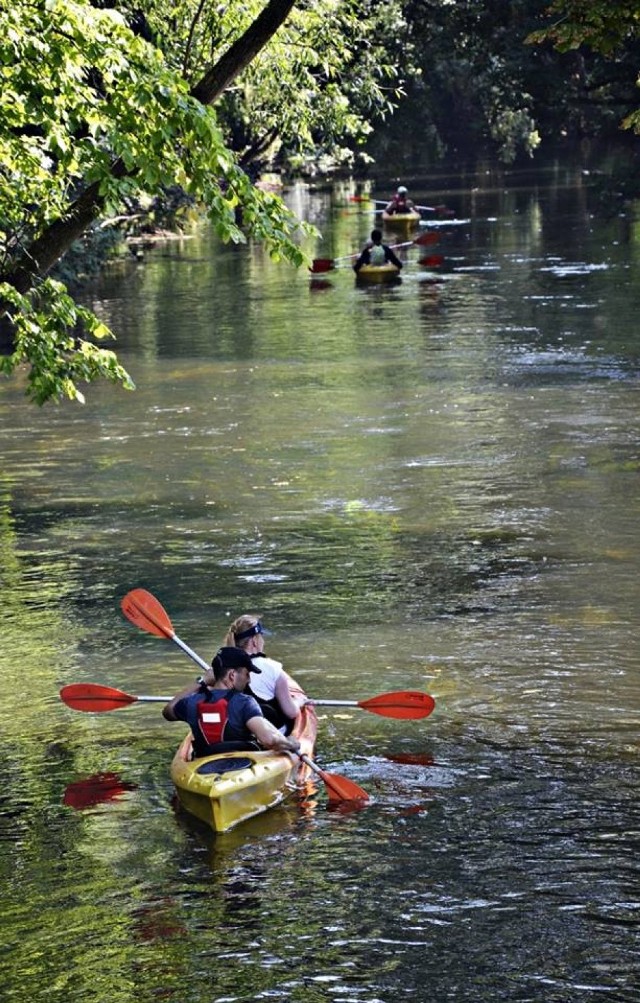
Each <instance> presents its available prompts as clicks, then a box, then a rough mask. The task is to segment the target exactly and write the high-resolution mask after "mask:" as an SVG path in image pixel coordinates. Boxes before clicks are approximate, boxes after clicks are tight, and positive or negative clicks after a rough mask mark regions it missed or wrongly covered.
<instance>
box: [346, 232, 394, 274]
mask: <svg viewBox="0 0 640 1003" xmlns="http://www.w3.org/2000/svg"><path fill="white" fill-rule="evenodd" d="M387 262H390V263H391V264H392V265H395V266H396V268H398V269H400V268H402V262H401V261H400V258H399V257H398V256H397V255H396V254H394V253H393V251H392V250H391V248H390V247H389V246H388V244H383V243H382V231H381V230H372V231H371V240H369V241H367V243H366V244H365V246H364V248H363V250H362V253H361V255H360V257H359V258H358V260H357V261H356V263H355V265H354V266H353V270H354V272H359V271H360V269H361V268H362V266H363V265H386V264H387Z"/></svg>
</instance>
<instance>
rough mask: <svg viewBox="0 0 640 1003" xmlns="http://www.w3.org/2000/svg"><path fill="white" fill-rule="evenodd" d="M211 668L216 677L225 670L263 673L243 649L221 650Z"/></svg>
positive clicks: (214, 658) (215, 656) (213, 660)
mask: <svg viewBox="0 0 640 1003" xmlns="http://www.w3.org/2000/svg"><path fill="white" fill-rule="evenodd" d="M211 667H212V669H213V671H214V673H215V674H216V675H218V673H220V671H221V670H223V669H248V670H249V672H262V669H259V668H258V667H257V666H256V665H254V664H253V662H252V661H251V658H250V657H249V655H248V654H247V652H246V651H243V650H242V648H220V649H219V650H218V651H217V652H216V654H215V655H214V657H213V659H212V662H211Z"/></svg>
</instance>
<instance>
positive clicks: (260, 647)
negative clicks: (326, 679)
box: [223, 613, 304, 735]
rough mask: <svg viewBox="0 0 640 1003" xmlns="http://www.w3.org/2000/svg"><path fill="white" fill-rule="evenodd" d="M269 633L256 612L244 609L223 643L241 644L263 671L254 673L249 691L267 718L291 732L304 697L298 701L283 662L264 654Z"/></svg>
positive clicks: (286, 732)
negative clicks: (257, 673)
mask: <svg viewBox="0 0 640 1003" xmlns="http://www.w3.org/2000/svg"><path fill="white" fill-rule="evenodd" d="M269 633H270V631H268V630H266V628H265V627H263V625H262V621H261V619H260V617H259V616H258V615H257V614H255V613H243V614H242V616H239V617H238V618H237V619H236V620H234V621H233V623H232V624H231V626H230V627H229V630H228V631H227V634H226V637H225V639H224V642H223V643H224V644H225V645H233V646H235V647H237V648H242V650H243V651H246V653H247V654H248V655H249V656H250V657H251V660H252V662H253V664H254V665H255V667H256V668H257V669H259V670H260V674H259V675H256V674H255V673H252V674H251V682H250V690H249V692H250V693H252V694H253V696H255V697H256V699H257V700H258V703H259V704H260V707H261V708H262V712H263V714H264V716H265V717H266V718H267V720H268V721H271V723H272V724H274V725H275V726H276V728H279V729H281V730H284V733H285V734H287V735H288V734H290V732H291V731H292V729H293V726H294V724H295V720H296V717H297V716H298V713H299V711H300V707H302V706H303V704H304V700H302V701H300V702H298V701H296V700H294V699H293V697H292V696H291V692H290V690H289V683H288V679H287V674H286V672H285V670H284V668H283V666H282V662H278V661H276V660H275V658H268V657H267V655H265V653H264V638H265V635H267V634H269Z"/></svg>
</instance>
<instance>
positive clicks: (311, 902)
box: [0, 166, 640, 1003]
mask: <svg viewBox="0 0 640 1003" xmlns="http://www.w3.org/2000/svg"><path fill="white" fill-rule="evenodd" d="M588 184H589V181H588V177H587V176H586V175H583V174H582V173H581V172H573V171H571V170H570V169H569V168H562V167H560V166H556V167H555V168H554V169H553V170H550V171H548V172H544V171H537V172H530V173H527V172H513V173H511V174H509V175H507V176H504V177H494V176H493V175H490V174H488V175H483V174H477V175H476V174H473V175H470V176H468V177H460V178H457V179H453V178H450V179H445V178H440V179H436V180H435V181H432V183H431V184H430V185H428V184H427V183H426V182H425V187H424V190H423V191H421V190H420V186H419V184H416V186H415V188H416V190H415V194H416V198H418V199H419V200H420V201H426V202H428V200H429V197H430V194H432V189H434V188H437V187H439V188H440V191H439V192H438V196H437V199H438V201H446V202H447V203H448V204H451V205H452V208H454V209H455V212H456V217H455V219H454V220H453V221H452V220H442V221H440V225H438V226H437V227H435V226H431V225H430V226H429V227H425V228H422V229H423V230H424V231H426V232H428V233H433V234H434V237H433V238H431V243H430V244H429V245H428V248H429V254H430V255H431V254H433V256H434V257H435V256H438V257H439V258H442V259H443V260H442V264H436V263H435V261H432V262H431V264H430V265H424V264H420V259H421V258H422V259H424V257H425V254H424V250H425V248H424V246H422V247H421V245H410V246H407V247H404V248H402V249H400V250H399V252H398V253H399V254H401V255H402V257H403V260H404V262H405V266H404V268H403V272H402V283H401V284H400V285H398V286H392V287H389V288H386V287H383V286H378V287H373V286H372V287H368V288H361V287H360V286H358V285H357V284H356V282H355V278H354V275H353V273H352V271H351V268H350V265H349V261H348V260H347V261H346V265H347V267H337V268H336V269H335V270H333V271H331V272H328V273H325V274H323V275H322V276H316V275H310V274H309V273H308V272H306V271H305V270H301V272H300V273H299V274H297V273H293V272H291V271H290V270H288V269H287V268H285V269H284V270H283V267H281V266H278V265H276V264H275V263H273V262H272V261H270V259H269V258H268V256H266V255H265V254H264V252H263V250H262V249H260V248H259V247H256V246H253V245H249V246H248V247H245V248H243V247H236V248H229V247H222V246H220V245H219V244H218V243H217V242H216V241H215V239H214V238H212V237H211V236H210V235H208V234H203V235H199V236H196V237H194V238H193V239H192V240H188V241H185V242H183V243H181V244H175V245H174V244H171V245H167V246H166V247H164V248H159V249H158V250H157V251H156V252H152V253H150V254H148V256H147V260H146V261H145V263H144V265H143V266H133V267H131V268H128V269H125V270H123V271H122V272H118V273H114V274H113V275H112V276H111V277H106V278H105V279H104V280H103V281H102V282H101V283H100V285H99V287H98V288H96V289H95V290H92V291H91V293H88V294H87V299H88V301H90V302H91V305H92V306H94V308H95V309H96V310H98V311H99V312H100V313H101V314H102V315H104V317H105V318H106V319H107V320H108V322H109V323H110V324H111V325H112V326H113V327H114V328H115V329H116V330H117V331H118V336H119V338H118V345H119V349H120V351H121V353H122V355H123V361H124V362H125V363H126V365H127V367H128V368H129V369H130V371H131V372H132V375H133V377H134V379H135V381H136V383H137V385H138V390H137V391H136V393H135V394H126V393H124V392H120V391H115V390H114V389H113V388H111V387H102V388H92V389H91V390H90V391H89V393H88V403H87V405H86V406H85V407H84V408H82V409H80V408H77V407H71V406H67V405H63V406H61V407H59V408H49V409H47V410H46V411H35V410H34V409H33V408H32V407H30V406H28V405H26V404H25V402H24V401H23V399H22V398H21V396H20V393H19V390H18V388H16V387H15V386H13V385H9V384H5V385H4V386H0V414H1V415H2V419H3V420H4V424H5V427H6V429H7V434H5V436H4V437H3V439H2V441H1V444H0V456H1V461H2V462H1V464H0V471H1V472H0V484H1V486H2V490H1V492H0V542H1V543H2V551H1V557H0V561H1V562H2V581H3V625H2V630H3V644H2V646H1V649H0V670H1V671H2V677H3V681H4V684H5V685H4V699H3V709H2V730H3V736H4V752H5V754H4V756H3V758H2V760H1V761H0V776H1V778H2V791H3V795H2V809H1V810H0V865H1V866H2V872H3V875H4V877H5V884H6V888H7V894H6V895H5V896H3V904H2V906H1V907H0V909H1V912H2V922H3V931H4V932H5V943H6V948H7V949H6V951H5V954H4V956H3V960H2V962H0V965H1V966H2V970H1V972H0V974H2V977H3V978H2V981H3V986H4V987H5V996H6V998H7V999H8V1000H11V1001H19V1003H23V1001H24V1000H25V999H30V1000H34V1001H40V1000H43V1001H44V1000H45V998H46V1000H47V1003H51V1000H52V999H53V1000H56V999H60V1000H64V1001H65V1003H69V1001H70V1003H76V1001H81V1000H82V1001H83V1000H85V999H87V998H89V997H90V998H91V999H92V1000H97V1001H99V1003H102V1001H105V1003H106V1001H109V1003H113V1001H115V1003H121V1001H122V1003H132V1001H133V1000H135V1001H136V1003H139V1001H152V1000H155V999H158V998H160V999H168V1000H172V1001H175V1003H185V1001H187V1000H188V1001H191V1000H193V1001H198V1003H200V1001H204V1000H206V1001H207V1003H230V1001H251V1003H253V1001H256V1000H265V1001H266V1000H269V999H277V1000H278V1001H284V1003H289V1001H291V1003H309V1001H311V1003H316V1001H322V1003H325V1001H327V1003H344V1001H345V1000H350V1001H358V1003H359V1001H363V1003H391V1001H392V1000H393V1001H395V1000H397V999H398V998H403V997H407V998H411V999H417V1000H420V1001H421V1003H422V1001H425V1003H426V1001H431V1000H434V1001H438V1003H440V1001H441V1000H446V999H452V1000H455V1001H456V1003H458V1001H470V1003H471V1001H473V1003H478V1001H483V1000H487V1001H489V1000H491V1001H494V1000H497V999H505V1000H507V999H508V1000H518V1001H523V1003H524V1001H526V1000H536V1001H537V1000H544V1001H545V1003H566V1001H567V1000H571V1001H572V1003H573V1001H582V1000H585V1001H586V1000H589V1001H592V1000H616V1001H629V1003H631V1001H632V1000H633V1001H635V1000H636V999H637V994H638V989H639V987H640V971H639V966H638V962H637V960H636V955H637V951H635V950H634V949H633V948H634V946H635V939H636V934H637V927H638V915H639V914H638V909H639V899H638V882H637V865H636V863H635V858H636V857H637V849H638V833H639V832H640V818H639V816H638V808H637V784H638V751H639V746H638V739H637V735H638V723H639V722H638V709H639V706H640V691H639V688H640V682H639V678H640V677H639V673H638V657H637V644H636V633H637V631H636V623H637V617H638V593H637V581H638V575H639V573H640V544H639V542H638V540H639V537H638V533H637V525H638V515H639V507H640V502H639V500H638V498H639V496H638V490H637V486H638V471H639V470H640V459H639V458H638V441H639V440H640V426H639V419H638V408H637V391H638V358H639V353H638V347H637V345H638V342H637V338H636V314H637V309H636V303H635V299H636V293H635V289H636V288H640V283H639V282H638V281H637V278H638V276H637V274H636V273H637V269H638V263H637V257H638V256H637V254H636V238H635V219H634V217H633V215H632V213H631V210H630V211H629V213H628V214H627V215H626V216H616V217H614V218H604V217H602V216H600V215H599V212H598V207H597V205H596V204H595V203H594V202H593V201H592V198H591V195H590V191H589V188H588ZM412 190H413V187H412ZM348 194H349V190H348V187H345V186H342V187H341V186H339V185H338V186H336V187H335V190H334V192H333V194H332V193H330V192H325V193H312V192H308V191H306V190H303V189H299V190H297V191H296V192H295V193H293V195H292V197H293V198H295V199H296V201H297V203H298V204H300V205H303V206H304V207H305V211H306V213H307V216H308V218H313V219H314V220H315V222H316V223H318V224H319V225H320V228H321V229H322V231H323V240H322V242H319V243H318V244H317V245H314V246H309V247H308V251H309V255H310V257H314V256H318V257H319V256H322V257H331V258H336V259H337V258H340V257H342V256H347V259H348V256H350V255H353V253H354V252H356V251H357V250H358V249H359V248H360V246H361V245H362V243H363V241H364V239H365V238H366V237H367V235H368V233H369V231H370V229H371V227H372V224H373V219H374V217H372V215H371V213H368V212H367V211H365V210H364V208H362V207H358V208H357V209H356V210H354V209H353V207H349V206H348ZM434 197H435V196H434ZM339 264H341V265H342V264H344V261H342V262H340V263H339ZM136 586H141V587H145V588H148V589H150V590H151V591H152V592H153V593H154V594H156V595H157V596H158V598H159V599H160V600H161V602H162V603H163V605H164V606H165V608H166V609H167V611H168V612H169V614H170V616H171V618H172V621H173V624H174V627H175V629H176V631H177V633H178V634H179V635H180V636H181V637H183V638H184V640H185V641H186V642H187V643H188V644H189V645H190V646H192V647H193V648H194V649H195V650H196V651H198V652H199V653H200V654H201V655H202V657H204V658H207V659H208V658H210V657H211V655H212V654H213V652H214V651H215V649H216V647H217V646H218V645H219V644H220V642H221V641H222V638H223V636H224V633H225V631H226V626H227V624H228V623H229V621H230V620H231V619H233V618H234V617H235V616H237V615H238V614H239V613H240V612H243V611H245V610H252V611H257V612H259V613H261V614H262V615H263V616H264V618H265V621H266V623H267V624H268V626H269V627H270V628H271V629H272V630H273V631H274V634H273V636H272V637H270V638H269V639H268V640H269V645H268V650H269V651H270V652H271V653H272V654H273V655H274V657H277V658H279V659H281V660H283V661H284V663H285V665H286V666H287V667H288V668H289V669H290V670H291V671H292V672H293V674H294V675H295V676H296V677H297V678H298V679H299V681H300V682H301V683H302V684H303V685H304V687H305V689H306V690H307V692H308V693H309V695H310V696H312V697H316V698H318V699H321V698H323V697H324V698H326V699H348V700H362V699H366V698H368V697H371V696H373V695H375V694H378V693H383V692H387V691H393V690H405V689H424V690H427V691H428V692H430V693H431V694H432V695H433V696H434V698H435V699H436V709H435V711H434V713H433V714H432V715H431V717H429V718H428V719H427V720H424V721H395V720H390V719H388V718H385V717H381V716H377V715H372V714H367V713H364V712H362V711H361V710H359V709H356V710H354V711H353V713H338V712H335V713H334V712H333V711H331V710H329V709H327V710H326V712H325V711H324V710H323V712H322V714H321V715H320V731H319V742H318V750H317V757H316V758H317V760H318V762H319V764H320V766H321V767H322V768H324V769H326V770H330V771H333V772H335V773H338V774H340V775H343V776H345V777H348V778H349V779H351V780H353V781H354V782H355V783H357V784H359V785H360V786H362V787H363V788H365V789H366V790H368V791H370V792H371V794H372V795H373V802H372V804H371V805H369V806H368V807H367V808H365V809H364V810H362V811H359V812H354V813H346V814H343V813H342V812H338V811H329V810H328V808H327V798H326V793H325V791H324V789H323V785H320V786H319V787H317V788H316V789H315V790H314V791H313V792H312V794H311V795H310V796H308V797H307V798H305V799H304V800H303V801H302V803H301V804H296V803H292V802H289V803H287V804H286V805H285V806H282V807H281V808H278V809H277V810H274V811H272V812H269V813H266V814H265V815H262V816H259V817H258V818H255V819H253V820H251V821H250V822H249V823H247V824H246V825H245V826H242V827H240V828H238V829H236V830H233V831H232V832H231V833H228V834H225V835H224V836H215V835H214V834H213V833H211V832H210V831H209V830H208V829H207V828H206V827H202V826H200V825H199V824H198V823H197V821H196V820H194V819H191V818H190V817H188V816H185V815H184V813H183V812H182V811H181V810H180V809H179V808H177V807H176V806H175V804H174V803H173V800H172V799H173V792H172V789H171V784H170V781H169V778H168V765H169V761H170V759H171V756H172V753H173V750H174V748H175V746H176V744H177V743H178V741H179V740H180V737H181V732H180V729H175V728H171V727H170V726H169V725H167V724H166V723H165V722H163V721H162V719H161V718H160V714H159V711H158V709H157V707H155V708H154V707H151V706H148V705H140V706H132V707H129V708H124V709H122V710H118V711H115V712H113V713H111V714H96V715H92V714H82V713H74V712H72V711H71V710H69V709H68V708H66V707H64V706H63V705H62V704H61V703H60V701H59V700H58V697H57V693H58V690H59V689H60V687H61V686H62V685H64V684H66V683H71V682H95V683H102V684H106V685H111V686H115V687H119V688H121V689H124V690H126V691H131V692H140V693H148V694H151V695H153V694H159V693H170V692H174V691H176V690H177V689H179V688H181V687H182V686H184V685H185V684H186V683H188V682H189V681H190V680H191V679H192V678H193V676H194V675H195V674H196V669H195V666H194V665H193V664H192V663H191V662H190V661H189V659H188V658H187V657H186V656H185V655H184V654H183V653H182V652H180V651H179V650H178V649H177V648H176V646H174V645H171V644H170V643H169V642H165V641H163V640H162V639H160V638H153V637H151V636H149V635H144V634H141V633H140V632H138V631H136V630H135V628H133V627H132V626H131V625H130V624H128V623H127V622H126V621H125V620H124V618H123V617H122V615H121V613H120V608H119V603H120V600H121V598H122V596H123V595H124V594H125V593H126V592H127V591H129V589H131V588H133V587H136ZM34 917H36V921H35V922H34Z"/></svg>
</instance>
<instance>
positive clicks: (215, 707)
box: [197, 697, 229, 745]
mask: <svg viewBox="0 0 640 1003" xmlns="http://www.w3.org/2000/svg"><path fill="white" fill-rule="evenodd" d="M197 712H198V727H199V729H200V734H201V735H202V737H203V738H204V740H205V742H208V743H209V745H213V744H214V742H222V741H224V737H223V736H224V729H225V725H226V723H227V717H228V715H229V701H228V700H227V698H226V697H222V698H221V699H220V700H215V701H212V700H201V701H200V703H199V704H198V707H197Z"/></svg>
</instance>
